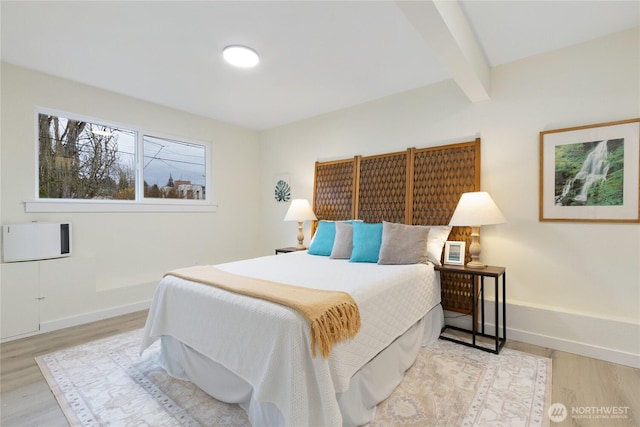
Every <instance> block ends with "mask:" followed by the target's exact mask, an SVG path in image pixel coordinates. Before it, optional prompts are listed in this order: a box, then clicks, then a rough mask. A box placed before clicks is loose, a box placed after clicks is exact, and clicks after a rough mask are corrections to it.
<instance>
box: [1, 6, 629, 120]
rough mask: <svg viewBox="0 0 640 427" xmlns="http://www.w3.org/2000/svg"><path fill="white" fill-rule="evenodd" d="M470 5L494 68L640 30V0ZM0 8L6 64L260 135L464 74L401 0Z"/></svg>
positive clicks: (469, 20)
mask: <svg viewBox="0 0 640 427" xmlns="http://www.w3.org/2000/svg"><path fill="white" fill-rule="evenodd" d="M425 2H426V3H427V4H428V5H431V4H432V3H431V2H430V1H426V0H425ZM434 3H435V4H436V5H437V3H440V2H434ZM445 3H451V2H445ZM459 5H460V8H461V10H462V12H463V13H462V16H463V17H465V18H466V22H463V23H462V24H460V23H458V24H457V25H462V28H464V26H465V25H467V28H468V29H470V31H469V34H471V36H472V38H473V39H474V40H473V41H474V42H475V43H477V45H478V47H479V50H478V51H479V52H480V53H481V56H482V60H484V61H485V64H487V67H488V68H490V67H493V66H496V65H500V64H503V63H507V62H511V61H514V60H517V59H521V58H524V57H528V56H531V55H536V54H539V53H543V52H546V51H551V50H555V49H558V48H562V47H565V46H569V45H572V44H576V43H580V42H583V41H587V40H590V39H593V38H597V37H601V36H604V35H607V34H610V33H614V32H618V31H622V30H625V29H629V28H633V27H637V26H639V25H640V2H638V1H460V2H459ZM449 6H450V4H449ZM0 7H1V9H0V13H1V19H2V21H1V51H0V52H1V58H2V61H5V62H9V63H12V64H17V65H21V66H24V67H27V68H32V69H35V70H38V71H43V72H46V73H49V74H53V75H56V76H61V77H64V78H68V79H71V80H75V81H78V82H82V83H85V84H88V85H92V86H97V87H100V88H104V89H107V90H111V91H114V92H118V93H122V94H126V95H129V96H132V97H135V98H140V99H143V100H146V101H151V102H154V103H157V104H161V105H165V106H169V107H173V108H177V109H180V110H184V111H188V112H191V113H195V114H199V115H203V116H207V117H211V118H214V119H217V120H221V121H224V122H228V123H233V124H237V125H240V126H243V127H246V128H250V129H256V130H262V129H267V128H271V127H275V126H279V125H283V124H286V123H291V122H294V121H297V120H301V119H304V118H308V117H312V116H316V115H319V114H323V113H327V112H330V111H334V110H338V109H341V108H345V107H349V106H352V105H356V104H360V103H363V102H366V101H370V100H373V99H377V98H381V97H384V96H387V95H392V94H395V93H399V92H402V91H406V90H410V89H414V88H417V87H421V86H425V85H429V84H432V83H435V82H439V81H443V80H446V79H450V78H452V76H454V73H455V71H456V70H454V69H452V65H451V64H448V63H447V61H446V58H443V57H442V53H440V54H438V49H439V48H440V50H442V48H443V46H445V45H440V46H437V44H438V43H439V41H438V40H437V37H435V38H433V37H432V38H430V39H429V38H426V37H424V36H423V35H422V33H421V31H420V30H421V29H424V28H419V25H418V27H416V24H415V22H414V23H413V25H412V23H411V22H410V19H411V18H412V17H411V16H408V15H407V12H406V10H404V11H403V8H401V7H399V3H397V2H395V1H373V2H369V1H319V2H315V1H284V2H276V1H194V2H192V1H139V2H137V1H136V2H133V1H126V2H125V1H107V2H94V1H86V2H81V1H70V2H60V1H42V2H35V1H6V0H3V1H2V2H1V4H0ZM460 43H461V49H463V48H464V46H462V44H464V43H463V42H460ZM229 44H245V45H248V46H251V47H252V48H253V49H255V50H256V51H257V52H258V53H259V54H260V56H261V62H260V64H259V65H258V67H256V68H254V69H235V68H232V67H231V66H229V65H228V64H226V63H224V62H223V60H222V49H223V48H224V47H225V46H227V45H229ZM434 44H435V45H434ZM612 48H613V47H612ZM463 51H464V49H463ZM463 67H464V66H463ZM458 71H460V70H458ZM489 96H490V91H489Z"/></svg>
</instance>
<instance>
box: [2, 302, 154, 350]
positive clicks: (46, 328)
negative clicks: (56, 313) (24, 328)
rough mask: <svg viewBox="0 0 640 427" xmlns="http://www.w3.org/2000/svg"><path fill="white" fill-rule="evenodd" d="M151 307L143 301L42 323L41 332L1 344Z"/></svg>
mask: <svg viewBox="0 0 640 427" xmlns="http://www.w3.org/2000/svg"><path fill="white" fill-rule="evenodd" d="M150 306H151V300H148V301H141V302H137V303H134V304H128V305H122V306H119V307H113V308H109V309H106V310H102V311H94V312H91V313H84V314H80V315H77V316H71V317H65V318H63V319H56V320H50V321H48V322H41V323H40V330H38V331H34V332H30V333H26V334H21V335H14V336H11V337H6V338H3V339H2V341H0V342H1V343H4V342H9V341H14V340H17V339H20V338H27V337H31V336H34V335H39V334H44V333H46V332H52V331H57V330H60V329H64V328H70V327H72V326H78V325H84V324H86V323H91V322H95V321H98V320H104V319H109V318H111V317H116V316H121V315H123V314H129V313H134V312H136V311H142V310H146V309H148V308H149V307H150Z"/></svg>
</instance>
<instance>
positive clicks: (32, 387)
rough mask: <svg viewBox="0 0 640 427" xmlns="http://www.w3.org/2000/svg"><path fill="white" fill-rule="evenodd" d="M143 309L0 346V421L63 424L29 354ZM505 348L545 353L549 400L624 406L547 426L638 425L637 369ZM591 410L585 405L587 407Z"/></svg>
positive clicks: (84, 336) (113, 326)
mask: <svg viewBox="0 0 640 427" xmlns="http://www.w3.org/2000/svg"><path fill="white" fill-rule="evenodd" d="M146 315H147V313H146V311H142V312H137V313H132V314H127V315H124V316H120V317H116V318H113V319H107V320H102V321H99V322H94V323H91V324H87V325H82V326H76V327H73V328H69V329H65V330H61V331H55V332H50V333H47V334H42V335H37V336H34V337H30V338H24V339H21V340H17V341H12V342H9V343H6V344H2V345H1V346H0V370H1V373H0V402H1V404H2V409H1V416H0V425H2V427H12V426H20V427H23V426H25V427H26V426H28V427H32V426H46V427H57V426H68V423H67V421H66V418H65V417H64V415H63V414H62V411H61V410H60V407H59V406H58V403H57V402H56V400H55V398H54V397H53V394H52V393H51V391H50V389H49V387H48V385H47V383H46V381H45V379H44V377H43V376H42V374H41V373H40V369H39V368H38V366H37V365H36V363H35V361H34V357H35V356H38V355H42V354H47V353H51V352H53V351H57V350H61V349H63V348H67V347H72V346H75V345H78V344H82V343H85V342H89V341H93V340H96V339H100V338H104V337H107V336H110V335H115V334H119V333H122V332H127V331H130V330H133V329H137V328H141V327H142V326H144V322H145V319H146ZM506 347H508V348H512V349H515V350H519V351H523V352H527V353H531V354H535V355H539V356H546V357H550V358H551V359H552V361H553V368H552V369H553V373H552V377H553V390H552V399H551V402H552V403H556V402H558V403H562V404H564V405H565V406H566V407H567V408H568V410H569V411H570V412H571V411H572V408H573V407H575V408H580V410H581V411H583V413H584V412H585V411H592V412H593V411H594V410H600V408H610V407H618V408H620V407H622V408H628V409H627V418H624V419H603V418H601V417H599V418H595V419H589V418H579V419H578V418H571V415H570V416H569V417H568V418H567V419H566V420H565V421H564V422H562V423H558V424H555V423H551V426H552V427H553V426H556V425H557V426H640V397H639V396H640V370H639V369H634V368H629V367H626V366H621V365H616V364H613V363H607V362H603V361H600V360H596V359H591V358H588V357H582V356H577V355H574V354H569V353H564V352H561V351H555V350H551V349H547V348H543V347H538V346H534V345H530V344H525V343H520V342H516V341H507V344H506ZM590 408H591V409H590Z"/></svg>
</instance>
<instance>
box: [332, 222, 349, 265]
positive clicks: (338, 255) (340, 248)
mask: <svg viewBox="0 0 640 427" xmlns="http://www.w3.org/2000/svg"><path fill="white" fill-rule="evenodd" d="M352 250H353V225H351V224H349V223H347V222H336V237H335V239H334V240H333V249H331V255H329V258H333V259H349V258H351V251H352Z"/></svg>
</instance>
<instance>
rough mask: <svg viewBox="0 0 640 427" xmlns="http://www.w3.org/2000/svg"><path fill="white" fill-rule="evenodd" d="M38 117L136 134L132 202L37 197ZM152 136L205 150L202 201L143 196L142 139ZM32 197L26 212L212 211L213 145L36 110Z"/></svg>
mask: <svg viewBox="0 0 640 427" xmlns="http://www.w3.org/2000/svg"><path fill="white" fill-rule="evenodd" d="M40 114H48V115H54V116H58V117H64V118H66V119H73V120H82V121H87V122H90V123H93V124H97V125H104V126H109V127H116V128H123V129H127V130H130V131H133V132H134V133H135V144H134V145H135V153H134V159H135V160H134V164H135V198H134V199H133V200H104V199H57V198H40V197H39V193H40V177H39V165H40V152H39V141H38V136H39V122H38V117H39V115H40ZM145 136H149V137H155V138H161V139H167V140H171V141H175V142H184V143H188V144H195V145H201V146H203V147H204V149H205V156H204V157H205V198H204V199H167V198H151V197H149V198H146V197H144V170H143V168H144V137H145ZM34 147H35V152H34V160H35V163H34V166H35V167H34V179H35V183H34V193H33V194H34V198H33V199H31V200H28V201H25V202H24V203H25V212H215V211H216V210H217V205H216V204H214V203H213V195H214V194H213V143H212V142H209V141H202V140H196V139H192V138H185V137H179V136H178V137H177V136H175V135H169V134H167V133H163V132H157V131H152V130H148V129H144V128H142V127H140V126H133V125H129V124H123V123H117V122H113V121H109V120H102V119H98V118H95V117H91V116H85V115H81V114H74V113H69V112H65V111H60V110H55V109H49V108H44V107H37V108H36V109H35V114H34Z"/></svg>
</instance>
